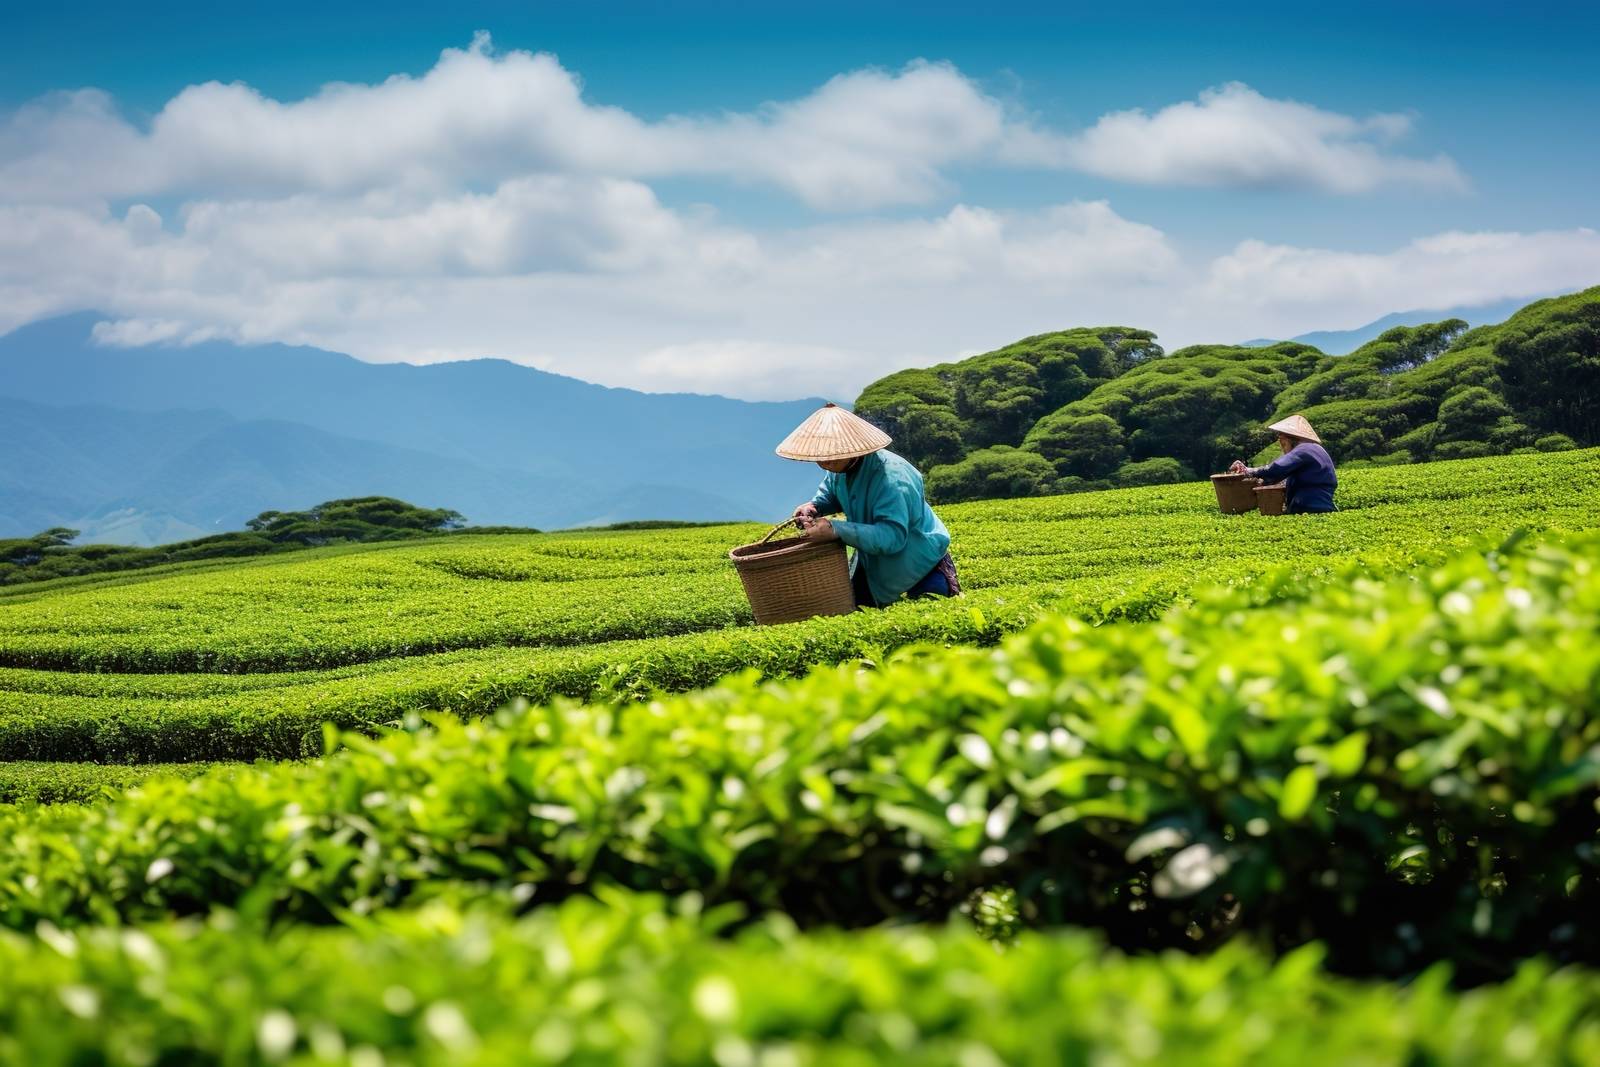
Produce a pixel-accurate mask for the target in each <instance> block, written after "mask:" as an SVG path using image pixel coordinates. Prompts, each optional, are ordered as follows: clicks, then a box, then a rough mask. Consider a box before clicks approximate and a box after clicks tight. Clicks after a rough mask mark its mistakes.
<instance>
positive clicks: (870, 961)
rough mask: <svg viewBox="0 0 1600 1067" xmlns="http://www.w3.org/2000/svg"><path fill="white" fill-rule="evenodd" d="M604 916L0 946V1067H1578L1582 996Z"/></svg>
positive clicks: (447, 913)
mask: <svg viewBox="0 0 1600 1067" xmlns="http://www.w3.org/2000/svg"><path fill="white" fill-rule="evenodd" d="M718 925H719V920H718V919H717V918H715V917H713V916H701V917H694V916H682V915H671V914H669V913H667V912H665V911H663V910H661V908H660V906H659V904H652V902H649V901H639V900H626V899H623V898H622V897H621V896H617V895H614V896H613V897H612V898H611V899H610V900H608V901H606V902H604V903H601V902H595V901H589V900H575V901H570V902H568V903H566V904H564V905H562V906H560V907H558V908H550V909H543V910H541V911H539V912H537V913H535V914H534V915H533V916H531V917H530V918H527V919H523V920H520V921H517V922H508V921H506V920H504V919H503V918H498V917H494V916H491V915H486V914H483V913H478V912H472V911H468V912H466V913H463V912H460V911H457V910H454V909H451V908H446V907H440V906H435V907H430V908H427V909H423V910H421V911H419V912H413V913H390V914H388V915H386V916H384V918H383V920H382V922H381V923H369V924H366V925H365V926H364V928H362V929H360V930H350V929H325V928H324V929H317V928H307V927H298V928H295V929H292V930H289V931H286V932H284V933H282V934H281V935H278V936H275V937H271V938H266V939H264V938H262V937H261V936H260V935H259V934H258V933H256V932H254V931H253V930H251V929H249V928H242V929H241V928H238V927H236V925H235V924H234V923H233V922H231V921H230V917H229V916H227V915H221V916H217V917H216V918H214V919H213V920H212V921H211V922H210V923H209V924H206V925H201V924H198V923H178V924H171V923H168V924H157V925H155V926H152V927H149V928H123V929H105V928H90V929H84V930H81V931H62V930H59V929H55V928H53V927H45V928H43V929H41V931H40V935H39V937H38V938H36V939H27V938H22V937H19V936H17V935H14V934H7V933H5V932H3V931H0V1062H6V1063H18V1064H21V1063H26V1064H28V1065H30V1067H69V1065H70V1067H78V1065H82V1064H89V1063H93V1064H104V1065H107V1067H147V1065H150V1064H180V1063H181V1064H240V1065H244V1064H274V1063H290V1064H302V1065H312V1064H351V1065H358V1067H366V1065H377V1064H390V1065H402V1064H406V1065H415V1067H424V1065H432V1064H437V1065H449V1067H474V1065H524V1064H526V1065H535V1064H589V1065H596V1067H600V1065H610V1064H614V1065H617V1067H670V1065H687V1064H717V1065H720V1067H763V1065H765V1067H869V1065H872V1067H876V1065H879V1064H884V1063H907V1064H910V1063H914V1064H919V1065H926V1067H1000V1065H1002V1064H1004V1065H1014V1067H1045V1065H1052V1067H1053V1065H1058V1064H1100V1065H1113V1064H1115V1065H1125V1067H1134V1065H1138V1064H1150V1065H1161V1067H1184V1065H1194V1067H1201V1065H1203V1067H1319V1065H1327V1067H1334V1065H1338V1067H1351V1065H1362V1067H1412V1065H1417V1064H1429V1065H1431V1067H1453V1065H1460V1067H1468V1065H1472V1067H1480V1065H1488V1064H1507V1065H1510V1064H1529V1065H1539V1067H1560V1065H1574V1067H1576V1065H1581V1064H1593V1063H1596V1062H1600V977H1597V976H1596V974H1595V973H1594V972H1592V971H1581V970H1575V969H1569V970H1564V971H1556V972H1551V971H1550V970H1549V968H1548V967H1547V966H1546V965H1543V964H1529V965H1526V966H1524V967H1523V968H1522V969H1521V970H1520V971H1519V972H1518V973H1517V975H1516V976H1515V977H1514V978H1513V979H1512V980H1510V981H1509V982H1507V983H1505V984H1504V985H1501V986H1498V987H1492V988H1482V989H1478V990H1474V991H1469V992H1465V993H1461V992H1455V991H1452V990H1451V989H1450V988H1449V985H1448V980H1447V975H1446V974H1444V973H1443V972H1441V971H1434V972H1429V973H1428V974H1426V975H1424V976H1423V977H1421V978H1420V979H1419V980H1417V981H1414V982H1411V983H1409V984H1408V985H1407V986H1406V987H1405V988H1397V987H1394V986H1391V985H1387V984H1383V983H1358V982H1354V981H1350V980H1347V979H1342V978H1338V977H1335V976H1332V975H1330V974H1328V973H1327V972H1326V971H1324V970H1322V969H1321V968H1320V966H1319V960H1318V955H1317V953H1316V952H1315V951H1314V950H1311V949H1305V950H1301V951H1299V952H1297V953H1295V954H1293V955H1290V956H1288V957H1286V958H1284V959H1282V960H1280V961H1278V962H1277V963H1276V964H1269V963H1268V962H1266V961H1265V960H1264V959H1263V958H1262V957H1260V956H1259V955H1257V954H1255V953H1251V952H1248V951H1246V950H1244V949H1243V948H1241V947H1238V946H1230V947H1229V948H1225V949H1223V950H1222V951H1220V952H1218V953H1216V954H1214V955H1211V956H1208V957H1203V958H1195V957H1187V956H1181V955H1176V954H1168V955H1162V956H1154V957H1136V958H1130V957H1125V956H1122V955H1119V954H1117V953H1114V952H1111V953H1108V952H1106V950H1105V949H1104V947H1103V946H1102V945H1101V944H1100V943H1099V942H1098V941H1097V940H1096V939H1094V938H1092V937H1089V936H1086V935H1084V934H1081V933H1072V934H1066V933H1057V934H1050V935H1045V934H1036V933H1030V934H1024V935H1023V936H1022V937H1021V938H1020V939H1019V940H1018V941H1017V942H1016V943H1015V944H1013V945H1011V946H1009V947H1008V948H1006V949H1004V950H996V948H995V947H994V946H993V945H991V944H989V943H987V942H984V941H981V940H979V939H977V938H975V937H973V936H972V935H971V934H970V933H964V932H963V931H961V930H960V929H959V928H949V929H944V930H928V929H921V928H915V927H910V928H900V929H878V930H871V931H864V932H856V933H839V932H824V933H812V934H799V933H796V932H795V931H794V929H793V927H792V926H790V925H788V924H787V923H786V922H784V921H782V920H770V921H767V922H765V923H762V924H759V925H757V926H754V927H749V928H746V929H745V930H744V931H743V932H742V933H740V934H739V935H738V936H736V937H733V938H724V937H718V936H715V931H716V928H717V926H718Z"/></svg>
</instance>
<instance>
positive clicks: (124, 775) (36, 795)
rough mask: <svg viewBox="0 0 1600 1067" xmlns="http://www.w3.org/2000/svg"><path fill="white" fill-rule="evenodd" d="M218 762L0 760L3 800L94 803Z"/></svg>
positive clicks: (192, 775) (191, 773)
mask: <svg viewBox="0 0 1600 1067" xmlns="http://www.w3.org/2000/svg"><path fill="white" fill-rule="evenodd" d="M221 766H222V765H219V764H216V763H146V764H141V765H136V766H125V765H120V764H105V763H51V762H39V761H33V760H20V761H16V762H3V763H0V804H90V803H94V802H95V801H98V800H102V799H104V798H105V797H107V796H110V795H113V794H116V793H119V792H122V791H123V790H125V789H130V788H132V787H133V786H136V785H140V784H142V783H144V782H146V781H149V780H150V779H151V778H156V777H162V776H175V777H179V778H195V777H197V776H199V775H201V774H205V773H207V772H208V771H212V770H220V769H221Z"/></svg>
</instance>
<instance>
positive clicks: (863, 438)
mask: <svg viewBox="0 0 1600 1067" xmlns="http://www.w3.org/2000/svg"><path fill="white" fill-rule="evenodd" d="M888 445H889V435H888V434H886V433H884V432H883V431H882V430H880V429H878V428H877V427H876V426H874V425H872V423H870V422H868V421H867V420H866V419H863V418H861V417H860V416H859V415H852V414H851V413H850V412H848V411H846V410H845V409H844V408H842V407H839V406H838V405H836V404H828V405H827V406H825V407H820V408H818V409H817V410H816V411H813V412H812V413H811V415H810V417H808V418H807V419H806V421H805V422H802V423H801V424H800V425H799V426H796V427H795V428H794V432H793V433H791V434H790V435H789V436H788V437H785V438H784V439H783V443H782V444H780V445H779V446H778V448H777V452H778V455H780V456H782V457H783V458H784V459H799V460H809V461H811V462H817V461H819V460H829V459H854V458H855V457H856V456H864V455H866V454H867V453H869V452H876V451H877V450H878V449H880V448H887V447H888Z"/></svg>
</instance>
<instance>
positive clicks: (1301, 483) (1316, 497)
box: [1228, 415, 1339, 515]
mask: <svg viewBox="0 0 1600 1067" xmlns="http://www.w3.org/2000/svg"><path fill="white" fill-rule="evenodd" d="M1267 429H1269V430H1276V431H1277V433H1278V447H1279V448H1280V449H1282V450H1283V455H1281V456H1279V457H1278V458H1277V459H1275V460H1273V461H1272V462H1271V463H1268V464H1267V465H1266V466H1264V467H1249V466H1246V465H1245V462H1244V460H1242V459H1236V460H1234V461H1233V466H1232V467H1230V468H1228V469H1229V470H1230V471H1231V472H1233V473H1234V474H1253V475H1255V476H1256V477H1257V478H1260V479H1262V481H1263V482H1264V483H1265V484H1266V485H1276V484H1277V483H1278V482H1285V483H1287V487H1288V492H1287V493H1286V494H1285V500H1284V510H1285V511H1287V512H1288V513H1289V514H1291V515H1305V514H1317V513H1321V512H1328V511H1336V510H1338V509H1337V508H1335V507H1334V504H1333V491H1334V490H1335V489H1336V488H1338V486H1339V476H1338V475H1337V474H1335V473H1334V471H1333V457H1332V456H1330V455H1328V450H1327V449H1325V448H1323V447H1322V438H1320V437H1318V436H1317V431H1315V430H1313V429H1312V428H1311V423H1310V422H1309V421H1308V420H1307V419H1306V417H1305V416H1304V415H1290V416H1289V417H1288V418H1286V419H1280V420H1279V421H1277V422H1275V423H1273V424H1272V425H1271V426H1268V427H1267Z"/></svg>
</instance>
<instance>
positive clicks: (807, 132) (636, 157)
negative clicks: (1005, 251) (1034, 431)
mask: <svg viewBox="0 0 1600 1067" xmlns="http://www.w3.org/2000/svg"><path fill="white" fill-rule="evenodd" d="M1409 128H1410V120H1409V119H1408V118H1406V117H1405V116H1402V115H1393V114H1389V115H1377V116H1373V117H1371V118H1368V119H1355V118H1351V117H1349V116H1346V115H1341V114H1338V113H1335V112H1330V111H1324V110H1320V109H1318V108H1315V107H1312V106H1310V105H1306V104H1301V103H1297V102H1294V101H1287V100H1272V99H1269V98H1267V97H1263V96H1261V95H1260V94H1258V93H1256V92H1255V91H1253V90H1251V89H1250V88H1248V87H1247V86H1244V85H1239V84H1229V85H1226V86H1223V87H1221V88H1219V89H1213V90H1209V91H1207V92H1206V93H1204V94H1202V95H1201V97H1200V100H1199V102H1198V103H1194V102H1185V103H1179V104H1174V105H1172V106H1170V107H1168V108H1165V109H1163V110H1161V111H1158V112H1156V113H1155V114H1153V115H1146V114H1144V113H1143V112H1140V111H1125V112H1117V113H1113V114H1110V115H1106V116H1105V117H1103V118H1102V119H1101V120H1100V121H1099V122H1098V123H1096V124H1095V125H1094V126H1093V127H1092V128H1090V129H1089V130H1087V131H1084V132H1083V133H1081V134H1078V135H1075V136H1069V135H1066V134H1063V133H1061V132H1059V131H1052V130H1050V129H1048V128H1045V127H1043V126H1040V125H1039V124H1038V123H1037V122H1035V121H1034V120H1032V119H1031V118H1029V117H1027V116H1023V115H1021V114H1019V113H1017V112H1016V110H1015V109H1014V108H1007V107H1006V106H1005V105H1004V104H1002V102H1001V101H1000V100H998V99H996V98H995V97H993V96H991V95H989V94H987V93H985V92H984V91H983V90H982V89H981V88H980V87H979V86H978V85H977V84H976V83H975V82H973V81H972V80H971V79H969V78H967V77H966V76H965V75H963V74H962V73H961V72H960V71H959V70H957V69H956V68H954V67H952V66H950V65H948V64H944V63H929V62H923V61H918V62H915V63H912V64H910V65H908V66H907V67H905V68H904V69H903V70H900V71H898V72H895V73H889V72H885V71H881V70H860V71H854V72H851V73H847V74H841V75H839V76H837V77H835V78H833V79H831V80H830V81H828V82H827V83H825V84H824V85H822V86H821V87H819V88H818V89H816V90H815V91H813V92H812V93H810V94H808V95H806V96H804V97H801V98H799V99H796V100H790V101H780V102H774V103H770V104H767V105H765V106H764V107H761V108H759V109H757V110H755V111H752V112H732V113H723V114H717V115H709V116H705V115H700V116H672V117H668V118H666V119H663V120H661V121H657V122H649V121H646V120H644V119H641V118H639V117H638V116H636V115H633V114H632V113H630V112H628V111H625V110H623V109H621V108H616V107H609V106H605V105H602V104H597V103H592V102H590V101H588V100H586V99H585V98H584V93H583V86H582V84H581V82H580V80H579V79H578V77H577V75H575V74H574V73H573V72H571V71H568V70H567V69H566V68H564V67H563V66H562V65H561V64H560V62H559V61H558V60H557V59H556V58H555V57H554V56H551V55H548V54H542V53H541V54H534V53H530V52H523V51H511V52H506V53H504V54H496V53H495V52H494V51H493V50H492V48H491V47H490V44H489V40H488V37H487V36H486V35H483V34H480V35H479V36H478V37H477V38H475V39H474V41H473V43H472V45H471V47H469V48H466V49H453V48H452V49H446V50H445V51H444V52H443V53H442V54H441V55H440V57H439V61H438V63H437V64H435V66H434V67H433V68H432V69H431V70H429V71H427V72H426V73H425V74H423V75H421V76H420V77H409V76H406V75H396V76H394V77H391V78H388V79H387V80H385V81H383V82H380V83H378V84H376V85H350V84H342V83H336V84H330V85H327V86H325V87H324V88H323V89H322V90H321V91H320V92H318V93H317V94H315V95H314V96H311V97H308V98H306V99H304V100H299V101H294V102H288V103H285V102H281V101H278V100H273V99H270V98H268V97H265V96H263V95H262V94H261V93H259V92H257V91H256V90H255V89H252V88H251V87H249V86H247V85H244V84H241V83H232V84H222V83H220V82H207V83H205V84H203V85H193V86H190V87H188V88H186V89H184V90H183V91H182V92H180V93H179V94H178V95H177V96H175V97H174V98H173V99H172V100H170V101H169V102H168V103H167V104H166V106H165V107H163V108H162V109H161V111H160V112H159V113H158V114H156V116H155V117H154V119H153V120H152V121H151V123H150V124H149V129H148V130H140V129H138V128H137V127H136V126H134V125H133V124H132V123H130V122H128V121H126V120H125V119H123V118H122V117H121V116H119V115H118V114H117V111H116V108H115V106H114V102H113V101H112V100H111V99H110V98H109V97H108V96H106V95H105V94H104V93H100V92H97V91H94V90H84V91H80V92H73V93H58V94H54V95H52V96H49V97H46V98H44V99H41V100H39V101H36V102H34V103H33V104H30V105H28V106H26V107H24V108H22V109H20V110H19V111H17V112H16V113H14V114H13V115H12V116H11V117H10V118H9V120H8V121H7V122H6V123H5V124H4V126H0V195H4V196H6V197H7V198H10V199H19V200H31V201H50V202H63V201H72V200H80V201H81V200H85V199H88V200H96V199H111V200H123V199H134V198H144V197H153V196H157V195H168V194H171V195H181V196H196V197H202V198H205V197H211V198H217V197H221V198H232V197H242V198H246V199H259V198H263V197H282V196H292V195H299V194H304V193H319V194H338V195H359V194H362V193H365V192H368V191H372V190H378V189H392V190H409V191H412V192H421V193H428V194H434V195H438V194H443V193H447V192H449V191H452V190H457V189H459V188H461V187H462V186H463V185H464V184H465V183H472V184H473V185H476V186H479V187H481V186H484V185H496V184H499V183H501V182H504V181H506V180H508V179H511V178H515V177H525V176H528V175H534V174H559V175H602V176H609V177H615V178H635V179H650V178H657V177H665V176H672V175H697V176H711V177H720V178H726V179H732V180H736V181H744V182H761V183H768V184H771V185H773V186H775V187H777V188H779V189H782V190H785V191H786V192H789V193H791V194H793V195H794V196H796V197H798V198H800V199H801V200H802V201H804V202H805V203H807V204H809V205H811V206H813V207H817V208H823V209H829V210H867V209H873V208H877V207H881V206H885V205H891V204H908V203H925V202H928V201H930V200H932V199H934V198H936V197H939V196H942V195H946V194H949V193H951V192H953V191H954V187H953V184H952V182H951V180H950V179H949V177H948V176H947V175H946V173H945V171H946V170H947V169H948V168H950V167H952V166H955V165H972V166H988V167H992V166H1011V167H1015V166H1042V167H1049V168H1057V169H1078V170H1084V171H1088V172H1090V173H1093V174H1097V175H1102V176H1106V177H1112V178H1118V179H1124V180H1130V181H1137V182H1146V183H1160V184H1177V185H1194V184H1200V185H1246V186H1251V185H1264V184H1270V185H1299V186H1306V187H1310V188H1320V189H1330V190H1334V191H1338V192H1359V191H1365V190H1369V189H1372V188H1374V187H1376V186H1378V185H1381V184H1386V183H1390V182H1399V183H1409V184H1423V185H1428V186H1444V187H1460V186H1461V185H1462V184H1463V179H1462V177H1461V175H1460V173H1459V172H1458V171H1457V169H1456V167H1455V164H1454V163H1452V162H1451V161H1450V160H1449V159H1447V158H1445V157H1436V158H1434V159H1429V160H1419V159H1411V158H1407V157H1404V156H1395V155H1391V154H1389V153H1387V152H1386V151H1385V145H1386V142H1388V141H1391V140H1393V139H1396V138H1398V137H1400V136H1402V135H1404V134H1405V133H1406V132H1408V131H1409Z"/></svg>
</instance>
